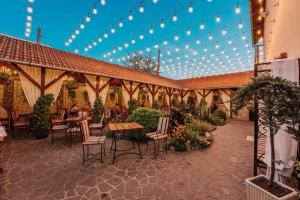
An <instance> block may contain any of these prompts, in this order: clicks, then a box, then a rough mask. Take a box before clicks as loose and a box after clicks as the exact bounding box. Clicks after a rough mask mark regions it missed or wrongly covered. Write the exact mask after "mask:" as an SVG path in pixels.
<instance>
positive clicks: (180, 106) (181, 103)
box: [179, 100, 185, 112]
mask: <svg viewBox="0 0 300 200" xmlns="http://www.w3.org/2000/svg"><path fill="white" fill-rule="evenodd" d="M179 110H180V111H181V112H185V102H184V100H181V101H180V103H179Z"/></svg>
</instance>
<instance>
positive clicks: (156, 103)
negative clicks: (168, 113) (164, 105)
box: [152, 100, 161, 110]
mask: <svg viewBox="0 0 300 200" xmlns="http://www.w3.org/2000/svg"><path fill="white" fill-rule="evenodd" d="M160 106H161V105H160V104H159V102H158V101H157V100H155V101H153V103H152V108H153V109H156V110H158V109H159V108H160Z"/></svg>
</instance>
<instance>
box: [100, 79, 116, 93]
mask: <svg viewBox="0 0 300 200" xmlns="http://www.w3.org/2000/svg"><path fill="white" fill-rule="evenodd" d="M113 80H114V79H113V78H111V79H109V80H108V81H107V82H106V83H105V84H104V85H102V86H101V88H100V89H99V92H101V91H102V90H103V89H104V88H105V87H106V86H107V85H109V84H110V82H112V81H113Z"/></svg>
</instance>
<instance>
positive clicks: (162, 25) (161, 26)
mask: <svg viewBox="0 0 300 200" xmlns="http://www.w3.org/2000/svg"><path fill="white" fill-rule="evenodd" d="M159 26H160V28H165V23H164V20H163V19H162V20H161V22H160V25H159Z"/></svg>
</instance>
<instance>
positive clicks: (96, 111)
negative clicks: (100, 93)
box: [92, 97, 104, 123]
mask: <svg viewBox="0 0 300 200" xmlns="http://www.w3.org/2000/svg"><path fill="white" fill-rule="evenodd" d="M103 113H104V106H103V102H102V98H101V97H97V98H96V100H95V103H94V105H93V118H92V119H93V122H95V123H100V121H101V117H102V115H103Z"/></svg>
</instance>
